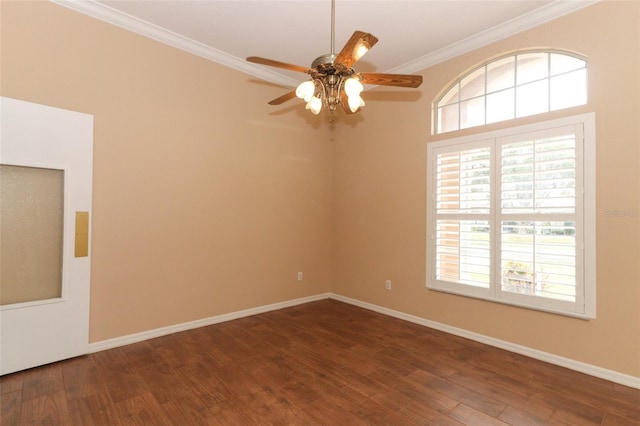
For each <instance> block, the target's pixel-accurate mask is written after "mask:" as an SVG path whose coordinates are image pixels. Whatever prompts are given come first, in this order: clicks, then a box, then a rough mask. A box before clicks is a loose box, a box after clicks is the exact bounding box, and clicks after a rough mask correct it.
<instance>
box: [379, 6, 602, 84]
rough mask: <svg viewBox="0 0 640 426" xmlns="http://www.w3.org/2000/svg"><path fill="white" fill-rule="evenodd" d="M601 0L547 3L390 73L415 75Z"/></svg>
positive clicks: (394, 69)
mask: <svg viewBox="0 0 640 426" xmlns="http://www.w3.org/2000/svg"><path fill="white" fill-rule="evenodd" d="M598 1H600V0H584V1H555V2H553V3H550V4H549V5H547V6H543V7H541V8H539V9H535V10H533V11H531V12H529V13H526V14H524V15H522V16H519V17H517V18H514V19H512V20H510V21H507V22H504V23H502V24H500V25H497V26H495V27H493V28H489V29H487V30H485V31H482V32H480V33H478V34H474V35H473V36H471V37H468V38H466V39H463V40H460V41H458V42H455V43H452V44H450V45H449V46H446V47H443V48H442V49H439V50H436V51H435V52H432V53H430V54H428V55H425V56H422V57H420V58H417V59H415V60H413V61H411V62H407V63H406V64H404V65H401V66H399V67H396V68H393V69H391V70H389V71H388V72H391V73H406V74H411V73H414V72H418V71H420V70H424V69H426V68H429V67H432V66H434V65H436V64H439V63H441V62H444V61H447V60H449V59H451V58H455V57H456V56H460V55H463V54H465V53H468V52H471V51H473V50H476V49H479V48H481V47H483V46H487V45H489V44H491V43H494V42H496V41H499V40H502V39H505V38H507V37H510V36H512V35H514V34H517V33H520V32H523V31H526V30H528V29H531V28H534V27H537V26H538V25H542V24H544V23H546V22H549V21H552V20H554V19H557V18H560V17H562V16H564V15H568V14H570V13H573V12H576V11H578V10H580V9H583V8H585V7H587V6H591V5H592V4H594V3H597V2H598Z"/></svg>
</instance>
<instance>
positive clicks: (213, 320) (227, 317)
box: [89, 293, 330, 353]
mask: <svg viewBox="0 0 640 426" xmlns="http://www.w3.org/2000/svg"><path fill="white" fill-rule="evenodd" d="M329 297H330V295H329V293H324V294H317V295H315V296H309V297H303V298H300V299H293V300H287V301H284V302H279V303H274V304H271V305H264V306H258V307H255V308H250V309H244V310H242V311H236V312H230V313H227V314H222V315H216V316H213V317H209V318H203V319H199V320H195V321H189V322H183V323H181V324H176V325H170V326H168V327H162V328H156V329H153V330H147V331H142V332H140V333H135V334H128V335H126V336H121V337H115V338H113V339H107V340H100V341H98V342H94V343H91V344H89V353H94V352H99V351H104V350H107V349H113V348H117V347H119V346H125V345H130V344H132V343H138V342H142V341H144V340H149V339H154V338H156V337H162V336H166V335H168V334H173V333H179V332H181V331H187V330H192V329H194V328H200V327H205V326H208V325H213V324H219V323H221V322H226V321H232V320H235V319H239V318H244V317H250V316H252V315H257V314H263V313H265V312H270V311H276V310H278V309H284V308H290V307H292V306H297V305H302V304H305V303H309V302H315V301H318V300H324V299H328V298H329Z"/></svg>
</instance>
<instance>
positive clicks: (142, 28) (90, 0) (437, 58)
mask: <svg viewBox="0 0 640 426" xmlns="http://www.w3.org/2000/svg"><path fill="white" fill-rule="evenodd" d="M50 1H51V2H53V3H56V4H58V5H60V6H64V7H66V8H69V9H72V10H75V11H76V12H80V13H83V14H85V15H88V16H91V17H93V18H96V19H99V20H101V21H104V22H107V23H109V24H112V25H115V26H118V27H120V28H124V29H126V30H129V31H132V32H134V33H136V34H140V35H142V36H145V37H149V38H151V39H153V40H156V41H159V42H160V43H164V44H166V45H169V46H172V47H175V48H177V49H180V50H183V51H185V52H189V53H191V54H194V55H196V56H200V57H202V58H205V59H207V60H210V61H212V62H215V63H218V64H220V65H224V66H226V67H229V68H232V69H234V70H236V71H240V72H243V73H246V74H249V75H252V76H254V77H257V78H259V79H261V80H265V81H268V82H271V83H274V84H279V85H282V86H286V87H295V86H297V85H298V83H299V81H297V80H295V79H293V78H290V77H287V76H285V75H283V74H281V73H279V72H276V71H273V70H270V69H268V68H265V67H261V66H258V65H255V64H251V63H249V62H246V61H245V60H244V59H242V58H238V57H236V56H232V55H230V54H228V53H226V52H223V51H221V50H218V49H215V48H213V47H210V46H206V45H204V44H203V43H200V42H197V41H194V40H192V39H190V38H187V37H184V36H181V35H179V34H176V33H174V32H172V31H169V30H166V29H164V28H162V27H159V26H157V25H154V24H151V23H149V22H147V21H143V20H141V19H138V18H136V17H134V16H131V15H129V14H126V13H123V12H121V11H118V10H116V9H113V8H111V7H109V6H107V5H105V4H102V3H98V2H96V1H94V0H50ZM598 1H600V0H570V1H568V0H557V1H555V2H553V3H550V4H549V5H547V6H544V7H541V8H539V9H536V10H534V11H532V12H529V13H527V14H525V15H522V16H520V17H518V18H515V19H512V20H510V21H507V22H505V23H503V24H500V25H497V26H495V27H493V28H490V29H488V30H486V31H483V32H481V33H478V34H476V35H474V36H472V37H468V38H466V39H464V40H461V41H459V42H456V43H453V44H451V45H449V46H446V47H444V48H442V49H439V50H437V51H435V52H433V53H430V54H428V55H425V56H422V57H420V58H417V59H415V60H413V61H411V62H408V63H406V64H404V65H401V66H398V67H396V68H394V69H392V70H389V71H388V72H391V73H399V74H412V73H415V72H418V71H421V70H424V69H426V68H429V67H431V66H433V65H436V64H438V63H440V62H444V61H446V60H449V59H451V58H454V57H456V56H459V55H462V54H464V53H467V52H470V51H472V50H475V49H478V48H480V47H483V46H486V45H488V44H490V43H493V42H496V41H498V40H501V39H504V38H507V37H509V36H511V35H513V34H517V33H519V32H522V31H525V30H528V29H530V28H533V27H536V26H538V25H541V24H543V23H545V22H548V21H551V20H554V19H556V18H559V17H561V16H564V15H567V14H569V13H572V12H575V11H577V10H579V9H582V8H585V7H587V6H590V5H592V4H594V3H597V2H598Z"/></svg>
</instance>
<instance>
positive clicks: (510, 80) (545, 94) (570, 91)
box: [435, 50, 587, 133]
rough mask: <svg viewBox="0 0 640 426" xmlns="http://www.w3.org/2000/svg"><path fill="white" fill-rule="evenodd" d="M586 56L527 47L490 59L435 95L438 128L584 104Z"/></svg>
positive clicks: (450, 128)
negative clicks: (521, 50)
mask: <svg viewBox="0 0 640 426" xmlns="http://www.w3.org/2000/svg"><path fill="white" fill-rule="evenodd" d="M586 102H587V61H586V60H585V59H584V58H582V57H579V56H577V55H574V54H569V53H566V52H561V51H539V50H536V51H526V52H519V53H516V54H514V55H509V56H503V57H501V58H498V59H496V60H493V61H491V62H487V63H485V64H484V65H481V66H480V67H478V68H475V69H474V70H472V71H471V72H469V73H467V74H465V75H464V76H463V77H462V78H461V79H460V80H457V81H456V82H454V83H453V84H452V85H451V86H450V87H449V88H448V89H447V90H446V91H445V92H444V94H443V95H442V96H440V98H438V99H437V100H436V103H435V105H436V108H435V109H436V120H435V124H436V133H445V132H450V131H453V130H459V129H466V128H469V127H475V126H482V125H484V124H489V123H496V122H499V121H505V120H511V119H513V118H518V117H526V116H528V115H533V114H540V113H543V112H548V111H555V110H559V109H564V108H569V107H572V106H576V105H584V104H585V103H586Z"/></svg>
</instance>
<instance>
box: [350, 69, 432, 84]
mask: <svg viewBox="0 0 640 426" xmlns="http://www.w3.org/2000/svg"><path fill="white" fill-rule="evenodd" d="M359 75H360V81H361V82H362V84H374V85H378V86H397V87H419V86H420V85H421V84H422V76H421V75H413V74H378V73H372V72H361V73H360V74H359Z"/></svg>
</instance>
